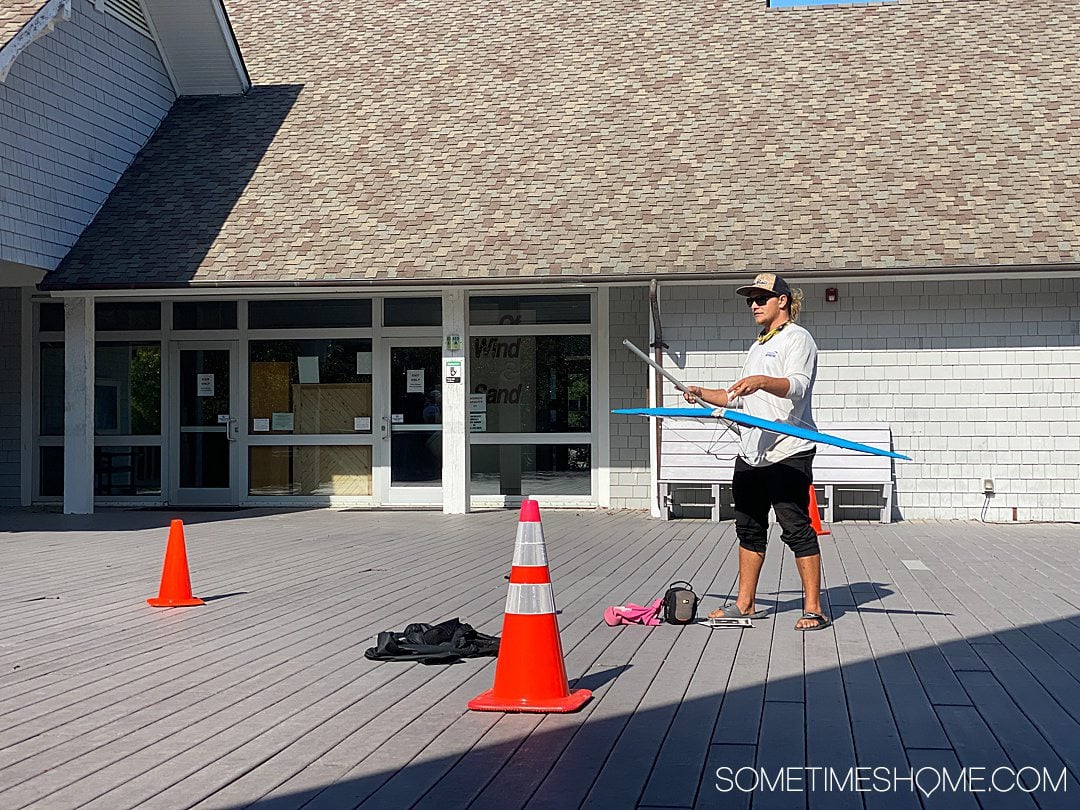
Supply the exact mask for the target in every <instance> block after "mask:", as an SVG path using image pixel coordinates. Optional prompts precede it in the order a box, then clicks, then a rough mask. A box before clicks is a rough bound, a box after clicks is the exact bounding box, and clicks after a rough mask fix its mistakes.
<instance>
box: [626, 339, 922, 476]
mask: <svg viewBox="0 0 1080 810" xmlns="http://www.w3.org/2000/svg"><path fill="white" fill-rule="evenodd" d="M623 345H624V346H626V347H627V348H628V349H630V350H631V351H632V352H634V354H636V355H637V356H638V357H640V358H641V359H642V360H644V361H645V362H646V363H648V364H649V365H650V366H652V367H653V368H654V369H656V370H657V371H658V372H659V373H660V374H662V375H663V376H664V377H665V378H667V379H668V380H669V381H670V382H671V383H672V385H674V386H675V387H676V388H678V389H679V390H680V391H682V392H684V393H690V392H689V391H688V390H687V388H686V386H685V385H684V384H683V383H681V382H680V381H679V380H677V379H676V378H675V377H673V376H672V375H671V374H669V373H668V372H667V371H666V370H665V369H664V367H663V366H661V365H660V364H659V363H657V362H655V361H654V360H653V359H652V358H651V357H649V356H648V355H647V354H645V352H643V351H641V349H639V348H638V347H637V346H635V345H634V344H633V343H631V342H630V341H629V340H624V341H623ZM612 413H621V414H630V415H633V416H661V417H666V418H668V419H726V420H727V421H728V422H732V423H734V424H736V425H742V426H744V427H751V428H760V429H761V430H767V431H770V432H772V433H778V434H782V435H784V436H796V437H798V438H800V439H807V440H808V441H812V442H818V443H820V444H830V445H832V446H833V447H842V448H844V449H846V450H855V451H856V452H859V453H869V454H870V455H874V456H887V457H888V458H897V459H902V460H904V461H911V458H910V457H909V456H905V455H902V454H900V453H894V452H892V451H891V450H883V449H881V448H880V447H872V446H871V445H868V444H861V443H859V442H853V441H850V440H848V439H844V438H842V437H840V436H833V435H832V434H830V433H822V432H820V431H817V430H811V429H810V428H804V427H799V426H798V425H789V424H787V423H785V422H774V421H773V420H771V419H762V418H760V417H757V416H751V415H750V414H747V413H742V412H741V411H737V410H733V409H731V408H709V407H704V406H703V407H699V408H618V409H616V410H613V411H612Z"/></svg>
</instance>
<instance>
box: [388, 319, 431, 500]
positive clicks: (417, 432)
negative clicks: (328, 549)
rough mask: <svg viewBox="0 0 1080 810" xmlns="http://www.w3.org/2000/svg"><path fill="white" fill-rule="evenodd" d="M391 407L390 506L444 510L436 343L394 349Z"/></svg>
mask: <svg viewBox="0 0 1080 810" xmlns="http://www.w3.org/2000/svg"><path fill="white" fill-rule="evenodd" d="M388 350H389V354H390V357H389V372H390V373H389V380H390V385H389V399H390V401H389V403H388V408H387V411H386V412H384V415H383V426H382V436H383V439H384V440H386V441H387V442H389V444H390V452H389V457H390V487H389V494H388V497H387V498H386V502H387V503H391V504H411V505H416V506H438V505H440V504H442V378H441V377H440V376H439V375H440V371H441V368H442V348H441V347H440V345H439V344H438V342H437V339H435V340H431V339H426V340H412V341H406V340H397V341H393V342H391V343H390V345H389V347H388Z"/></svg>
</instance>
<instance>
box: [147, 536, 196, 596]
mask: <svg viewBox="0 0 1080 810" xmlns="http://www.w3.org/2000/svg"><path fill="white" fill-rule="evenodd" d="M146 603H147V604H148V605H150V606H151V607H194V606H195V605H202V604H205V603H204V602H203V600H202V599H199V598H198V597H195V596H192V595H191V575H190V574H188V566H187V550H186V549H185V548H184V522H183V521H182V520H174V521H173V522H172V523H171V524H169V545H168V546H166V548H165V567H164V568H163V569H162V571H161V587H160V588H159V589H158V595H157V598H156V599H147V600H146Z"/></svg>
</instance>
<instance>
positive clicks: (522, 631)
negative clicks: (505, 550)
mask: <svg viewBox="0 0 1080 810" xmlns="http://www.w3.org/2000/svg"><path fill="white" fill-rule="evenodd" d="M590 697H592V692H590V691H589V690H588V689H575V690H574V691H573V692H571V691H570V687H569V684H568V683H567V681H566V667H565V665H564V663H563V653H562V643H561V642H560V641H559V624H558V621H557V620H556V619H555V597H554V596H553V594H552V592H551V575H550V574H549V573H548V561H547V548H546V547H545V545H544V529H543V526H541V525H540V505H539V504H538V503H537V502H536V501H534V500H530V499H528V498H526V499H525V500H523V501H522V502H521V515H520V517H519V518H518V533H517V543H516V545H515V546H514V564H513V566H512V567H511V569H510V593H509V594H508V595H507V597H506V611H505V614H504V616H503V631H502V639H501V641H500V642H499V659H498V661H496V663H495V686H494V687H493V688H492V689H490V690H488V691H487V692H484V693H483V694H482V695H479V696H477V697H475V698H473V699H472V700H470V701H469V708H470V709H473V710H475V711H488V712H572V711H575V710H577V709H579V708H581V706H582V704H584V703H585V701H586V700H588V699H589V698H590Z"/></svg>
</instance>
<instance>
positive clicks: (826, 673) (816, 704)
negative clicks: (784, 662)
mask: <svg viewBox="0 0 1080 810" xmlns="http://www.w3.org/2000/svg"><path fill="white" fill-rule="evenodd" d="M825 540H827V538H824V539H823V541H822V543H821V556H822V563H823V566H824V567H825V570H827V571H829V572H832V574H831V577H829V576H828V575H826V578H825V579H824V580H823V583H822V584H823V586H824V587H823V602H822V608H823V609H824V610H825V611H826V615H829V616H833V617H835V616H837V614H838V612H839V611H838V609H837V607H834V606H833V604H832V597H833V595H834V594H837V593H841V591H840V590H839V589H838V588H837V587H836V586H837V585H838V584H839V583H840V582H842V581H843V580H842V579H841V578H842V577H843V567H842V566H841V565H840V564H839V560H838V559H836V554H837V552H836V547H835V545H833V544H832V543H827V542H825ZM827 561H828V562H827ZM850 593H851V592H850V591H846V594H845V595H846V596H848V597H849V598H850ZM847 620H848V621H851V617H850V616H849V617H848V619H847ZM804 645H805V649H804V655H805V663H806V674H805V681H806V764H807V766H808V767H812V768H814V767H816V768H833V769H834V770H835V771H836V772H838V773H845V772H847V770H848V769H850V768H854V767H856V764H857V763H856V760H855V742H854V740H853V738H852V734H851V718H850V716H849V715H848V708H847V700H846V695H845V692H844V679H843V676H842V674H841V670H840V653H839V650H838V648H837V636H836V632H835V629H834V630H833V631H832V632H825V631H818V632H814V633H811V634H809V635H807V636H806V637H805V641H804ZM807 799H808V804H809V807H810V808H811V810H861V808H862V807H863V801H862V797H861V796H860V795H859V794H858V793H856V792H854V791H843V792H835V793H830V792H826V791H824V790H820V789H819V790H814V791H812V792H810V794H809V796H808V797H807Z"/></svg>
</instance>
